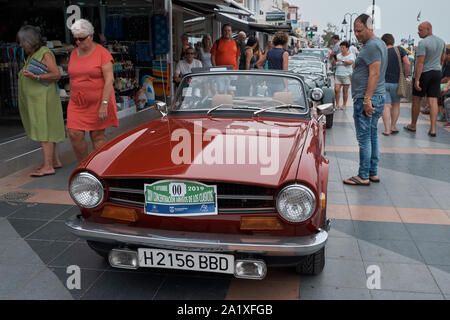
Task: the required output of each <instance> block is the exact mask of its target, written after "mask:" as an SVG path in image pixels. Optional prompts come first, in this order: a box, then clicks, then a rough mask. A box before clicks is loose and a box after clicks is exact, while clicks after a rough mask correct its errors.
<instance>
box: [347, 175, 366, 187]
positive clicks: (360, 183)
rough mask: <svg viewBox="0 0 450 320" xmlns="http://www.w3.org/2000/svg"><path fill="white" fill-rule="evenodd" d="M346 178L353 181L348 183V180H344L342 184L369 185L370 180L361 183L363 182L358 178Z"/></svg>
mask: <svg viewBox="0 0 450 320" xmlns="http://www.w3.org/2000/svg"><path fill="white" fill-rule="evenodd" d="M347 180H349V181H351V182H354V183H350V182H348V181H346V180H344V184H346V185H349V186H370V182H369V183H363V182H361V181H359V180H358V179H356V177H352V178H349V179H347Z"/></svg>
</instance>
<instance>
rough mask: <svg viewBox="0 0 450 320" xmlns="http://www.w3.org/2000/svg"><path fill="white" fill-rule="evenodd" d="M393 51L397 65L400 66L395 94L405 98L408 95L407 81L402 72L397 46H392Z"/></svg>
mask: <svg viewBox="0 0 450 320" xmlns="http://www.w3.org/2000/svg"><path fill="white" fill-rule="evenodd" d="M394 50H395V53H396V54H397V58H398V65H399V66H400V77H399V79H398V90H397V94H398V96H399V97H400V98H406V97H407V96H408V92H407V90H408V83H407V82H406V77H405V73H404V72H403V63H402V58H401V56H400V52H399V50H398V48H397V47H394Z"/></svg>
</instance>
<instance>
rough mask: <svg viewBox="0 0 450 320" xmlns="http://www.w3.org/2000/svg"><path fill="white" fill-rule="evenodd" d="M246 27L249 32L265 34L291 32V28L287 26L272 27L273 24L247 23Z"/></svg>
mask: <svg viewBox="0 0 450 320" xmlns="http://www.w3.org/2000/svg"><path fill="white" fill-rule="evenodd" d="M248 26H249V28H250V30H254V31H258V32H265V33H275V32H278V31H283V32H288V33H289V32H291V30H292V28H291V26H290V25H288V24H284V25H273V24H261V23H253V22H249V23H248Z"/></svg>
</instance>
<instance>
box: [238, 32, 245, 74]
mask: <svg viewBox="0 0 450 320" xmlns="http://www.w3.org/2000/svg"><path fill="white" fill-rule="evenodd" d="M246 40H247V34H246V33H245V32H244V31H239V33H238V35H237V40H236V43H237V45H238V46H239V52H240V56H239V70H245V44H246Z"/></svg>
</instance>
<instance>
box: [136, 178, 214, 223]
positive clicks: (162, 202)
mask: <svg viewBox="0 0 450 320" xmlns="http://www.w3.org/2000/svg"><path fill="white" fill-rule="evenodd" d="M144 191H145V208H144V211H145V213H146V214H149V215H158V216H171V217H181V216H205V215H206V216H207V215H217V214H218V210H217V186H215V185H213V186H208V185H206V184H203V183H200V182H195V181H175V180H164V181H157V182H155V183H152V184H145V185H144Z"/></svg>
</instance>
